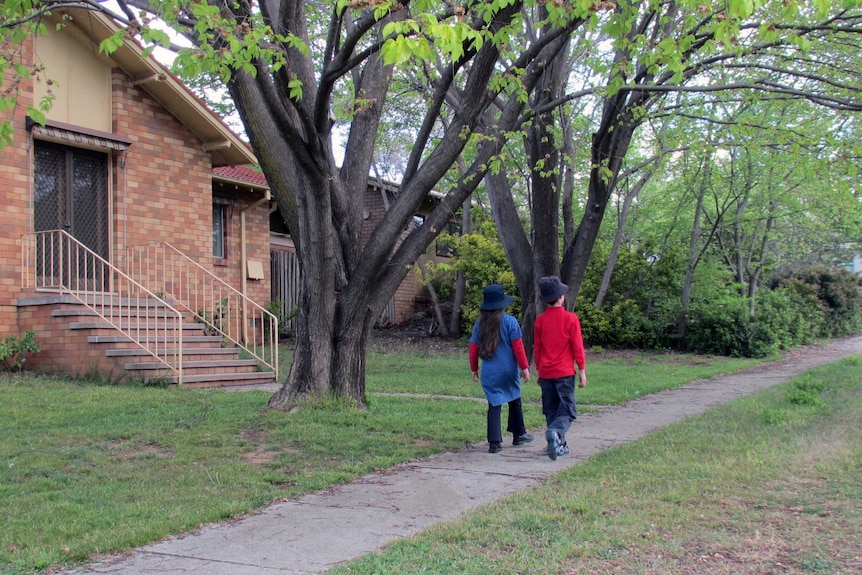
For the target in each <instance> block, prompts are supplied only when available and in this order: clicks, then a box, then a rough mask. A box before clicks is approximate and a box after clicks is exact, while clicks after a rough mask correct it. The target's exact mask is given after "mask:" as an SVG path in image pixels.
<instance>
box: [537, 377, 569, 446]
mask: <svg viewBox="0 0 862 575" xmlns="http://www.w3.org/2000/svg"><path fill="white" fill-rule="evenodd" d="M539 385H540V386H541V387H542V413H543V414H544V415H545V422H547V424H548V429H553V430H554V431H556V432H557V435H559V436H560V443H565V442H566V432H567V431H568V430H569V427H571V426H572V421H574V420H575V418H577V417H578V404H577V402H576V401H575V376H574V375H570V376H569V377H557V378H554V379H542V378H539Z"/></svg>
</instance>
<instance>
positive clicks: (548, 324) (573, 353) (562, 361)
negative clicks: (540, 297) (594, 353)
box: [533, 306, 587, 379]
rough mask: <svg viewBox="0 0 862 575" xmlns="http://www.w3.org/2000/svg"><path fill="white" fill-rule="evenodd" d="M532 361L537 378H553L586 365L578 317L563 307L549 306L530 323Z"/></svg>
mask: <svg viewBox="0 0 862 575" xmlns="http://www.w3.org/2000/svg"><path fill="white" fill-rule="evenodd" d="M533 363H535V365H536V371H538V377H540V378H542V379H554V378H558V377H568V376H570V375H574V374H575V365H577V366H578V369H579V370H581V371H583V370H585V369H586V368H587V355H586V353H585V351H584V340H583V337H582V335H581V320H580V319H578V316H577V315H575V314H573V313H572V312H570V311H566V309H565V308H563V307H562V306H558V307H549V308H547V309H546V310H545V311H544V312H543V313H542V314H541V315H540V316H539V317H537V318H536V323H535V324H534V326H533Z"/></svg>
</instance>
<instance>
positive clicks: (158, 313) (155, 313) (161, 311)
mask: <svg viewBox="0 0 862 575" xmlns="http://www.w3.org/2000/svg"><path fill="white" fill-rule="evenodd" d="M51 315H52V316H53V317H82V318H83V317H100V316H99V314H98V313H96V312H95V311H93V310H91V309H87V308H85V307H78V308H67V309H55V310H52V311H51ZM114 317H120V318H123V317H125V318H129V317H142V318H143V317H145V318H152V319H164V318H166V317H171V318H174V317H176V316H175V315H174V314H173V313H168V310H167V308H164V307H162V308H155V307H146V308H132V309H128V308H122V309H121V310H119V311H118V312H117V313H116V314H115V315H114ZM182 317H183V318H185V317H186V316H185V314H183V316H182Z"/></svg>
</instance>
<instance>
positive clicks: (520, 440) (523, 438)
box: [512, 433, 533, 445]
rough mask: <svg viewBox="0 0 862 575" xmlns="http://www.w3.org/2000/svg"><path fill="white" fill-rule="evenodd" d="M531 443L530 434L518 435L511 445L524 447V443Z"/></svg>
mask: <svg viewBox="0 0 862 575" xmlns="http://www.w3.org/2000/svg"><path fill="white" fill-rule="evenodd" d="M531 441H533V436H532V434H529V433H525V434H524V435H518V436H517V437H515V438H514V439H512V445H524V444H525V443H530V442H531Z"/></svg>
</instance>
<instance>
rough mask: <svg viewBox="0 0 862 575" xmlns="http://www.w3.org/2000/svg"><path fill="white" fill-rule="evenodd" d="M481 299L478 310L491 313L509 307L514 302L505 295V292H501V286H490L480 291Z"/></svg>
mask: <svg viewBox="0 0 862 575" xmlns="http://www.w3.org/2000/svg"><path fill="white" fill-rule="evenodd" d="M482 298H483V301H482V305H480V306H479V309H480V310H482V311H491V310H495V309H502V308H504V307H509V305H510V304H511V303H512V302H513V301H514V300H515V298H513V297H512V296H510V295H506V294H505V292H503V286H501V285H499V284H491V285H489V286H488V287H486V288H485V289H484V290H482Z"/></svg>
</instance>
